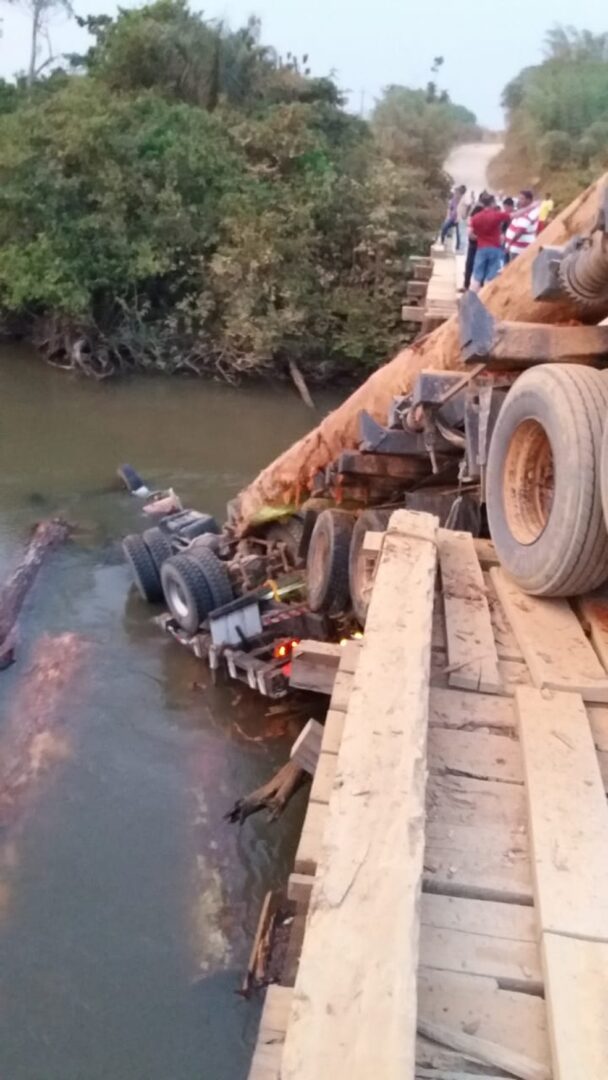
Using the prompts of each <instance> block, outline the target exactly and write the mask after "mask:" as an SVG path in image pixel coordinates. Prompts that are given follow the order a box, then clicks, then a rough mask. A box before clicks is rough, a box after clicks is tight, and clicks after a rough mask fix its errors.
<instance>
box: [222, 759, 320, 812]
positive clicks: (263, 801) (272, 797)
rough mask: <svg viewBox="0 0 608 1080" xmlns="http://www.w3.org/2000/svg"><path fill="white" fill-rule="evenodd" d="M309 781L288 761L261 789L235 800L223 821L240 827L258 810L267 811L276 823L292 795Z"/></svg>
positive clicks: (308, 777)
mask: <svg viewBox="0 0 608 1080" xmlns="http://www.w3.org/2000/svg"><path fill="white" fill-rule="evenodd" d="M309 781H310V776H309V774H308V773H307V772H305V771H304V769H300V768H299V766H298V765H295V764H294V762H293V761H288V762H286V764H285V765H282V766H281V768H280V769H279V771H278V772H277V773H275V775H274V776H273V777H272V779H271V780H269V781H268V782H267V783H266V784H263V785H262V787H259V788H257V789H256V790H255V791H252V792H251V794H250V795H246V796H244V798H242V799H237V801H236V802H235V804H234V806H233V807H232V810H229V811H228V813H227V814H225V815H224V819H225V820H226V821H231V822H232V823H233V824H235V823H236V822H238V824H239V825H242V824H243V822H244V821H246V819H247V818H248V817H249V816H250V815H251V814H257V813H258V811H259V810H268V812H269V820H270V821H276V820H277V818H279V817H280V816H281V814H282V813H283V810H284V809H285V807H286V806H287V803H288V802H289V800H290V799H291V797H292V795H295V793H296V791H299V789H300V788H301V787H302V786H303V785H304V784H306V783H308V782H309Z"/></svg>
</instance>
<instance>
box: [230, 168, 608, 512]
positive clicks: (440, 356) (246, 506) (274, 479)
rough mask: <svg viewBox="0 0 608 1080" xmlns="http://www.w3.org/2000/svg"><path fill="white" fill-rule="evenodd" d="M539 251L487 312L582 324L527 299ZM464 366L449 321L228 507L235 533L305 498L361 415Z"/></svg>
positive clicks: (557, 306)
mask: <svg viewBox="0 0 608 1080" xmlns="http://www.w3.org/2000/svg"><path fill="white" fill-rule="evenodd" d="M607 181H608V174H606V175H605V176H603V177H601V178H600V180H598V181H596V183H594V184H592V185H591V186H590V187H589V188H587V190H586V191H585V192H583V194H582V195H580V196H579V197H578V198H577V199H575V200H574V201H573V202H572V203H571V204H570V206H568V207H567V208H566V209H565V210H564V211H563V212H562V213H561V214H560V215H559V216H558V217H557V218H556V219H555V221H554V222H552V223H551V224H550V225H549V226H548V228H547V229H545V231H544V232H543V234H542V242H543V246H558V245H561V244H564V243H566V242H567V241H568V240H569V239H570V238H571V237H572V236H574V235H575V234H584V233H587V232H589V231H590V230H591V229H592V228H593V226H594V224H595V221H596V218H597V213H598V207H599V194H600V192H601V190H602V188H603V186H604V185H605V184H606V182H607ZM537 251H538V245H536V244H534V245H533V246H532V247H531V248H530V249H529V250H528V251H527V252H525V253H524V254H522V255H520V256H519V257H518V258H517V260H516V261H515V262H513V263H511V264H510V265H509V266H507V267H506V268H505V270H504V271H503V273H502V274H500V276H499V277H498V278H496V280H495V281H493V282H491V283H490V284H489V285H487V286H486V287H485V288H484V289H483V290H482V292H481V297H482V299H483V302H484V304H485V305H486V307H487V308H488V309H489V311H490V312H491V313H492V314H493V315H494V316H495V317H496V318H499V319H503V320H508V321H511V322H534V323H567V322H570V321H572V320H575V321H584V317H585V316H584V312H582V311H581V309H580V308H578V307H575V305H574V304H573V303H571V302H570V301H568V300H563V301H559V302H551V303H547V302H541V301H535V300H534V299H533V298H532V290H531V284H530V275H531V265H532V262H533V260H534V258H535V256H536V253H537ZM606 315H608V304H607V305H606V309H605V310H604V311H602V310H598V309H597V308H596V309H595V310H594V312H593V314H592V315H591V316H590V317H589V321H590V322H598V321H599V319H601V318H603V317H605V316H606ZM462 366H463V363H462V358H461V350H460V342H459V332H458V317H457V316H453V317H452V318H450V319H448V321H447V322H445V323H444V324H443V325H442V326H440V327H439V328H438V329H437V330H435V331H434V332H433V333H432V334H429V335H427V336H426V337H423V338H420V339H418V340H417V341H415V342H414V343H413V344H412V345H410V346H408V347H407V348H405V349H403V350H402V351H401V352H399V353H398V354H397V356H395V357H394V358H393V359H392V360H391V361H390V362H389V363H387V364H385V365H384V366H383V367H381V368H379V369H378V370H377V371H375V372H374V373H373V375H371V376H370V377H369V379H367V381H366V382H364V383H363V385H362V386H360V387H359V388H358V389H357V390H356V391H355V392H354V393H353V394H351V396H350V397H349V398H347V400H346V401H345V402H344V403H343V404H342V405H340V407H339V408H338V409H336V410H335V411H334V412H332V413H330V414H329V416H327V417H326V418H325V419H324V420H322V421H321V423H320V424H319V425H318V426H317V427H316V428H315V429H314V430H313V431H311V432H309V434H308V435H305V436H304V437H303V438H301V439H299V440H298V441H297V442H296V443H294V444H293V446H291V447H290V448H289V449H288V450H286V451H285V452H284V453H283V454H281V455H280V456H279V457H278V458H276V459H275V461H273V462H272V463H271V464H270V465H268V466H267V467H266V468H265V469H264V470H263V471H262V472H261V473H260V474H259V476H258V477H257V478H256V479H255V480H254V481H253V482H252V483H251V484H250V485H249V487H247V488H245V489H244V490H243V491H242V492H241V494H240V495H239V497H238V499H237V500H235V503H234V504H233V509H232V514H233V524H234V525H235V527H236V528H237V530H238V531H239V532H243V531H245V530H246V529H247V527H248V526H249V525H250V524H252V523H253V522H254V521H255V520H256V517H257V516H258V515H259V514H260V512H261V511H262V510H263V509H264V508H267V507H281V506H285V507H290V506H291V507H292V506H294V505H298V504H299V503H301V502H302V501H303V500H304V499H305V498H306V496H307V493H308V492H309V491H310V486H311V482H312V478H313V477H314V475H315V473H316V472H318V470H320V469H324V468H325V467H326V466H327V465H328V464H329V463H330V462H331V461H333V460H334V458H336V457H337V456H338V454H339V453H340V452H341V451H343V450H349V449H352V448H354V447H356V446H357V443H358V437H359V432H358V418H359V413H360V412H361V410H362V409H365V410H367V411H368V412H369V413H371V415H372V416H373V417H374V418H375V419H376V420H378V421H380V422H382V423H383V422H384V421H385V420H386V414H387V409H388V406H389V404H390V401H391V399H392V398H393V396H395V395H396V394H406V393H408V392H409V391H410V390H411V388H412V386H413V383H414V380H415V378H416V375H417V374H418V373H419V372H420V371H422V370H423V369H435V370H455V369H459V368H461V367H462Z"/></svg>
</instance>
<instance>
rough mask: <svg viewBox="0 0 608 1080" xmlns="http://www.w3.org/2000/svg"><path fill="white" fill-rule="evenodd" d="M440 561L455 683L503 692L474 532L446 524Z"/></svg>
mask: <svg viewBox="0 0 608 1080" xmlns="http://www.w3.org/2000/svg"><path fill="white" fill-rule="evenodd" d="M439 561H440V566H441V581H442V592H443V604H444V610H445V623H446V633H447V640H448V664H449V667H450V669H451V671H450V676H449V682H450V686H458V687H461V688H462V689H464V690H481V691H485V692H486V693H490V694H497V693H500V691H501V690H502V681H501V678H500V674H499V671H498V656H497V654H496V645H495V643H494V634H493V632H492V622H491V619H490V609H489V607H488V600H487V597H486V590H485V585H484V580H483V574H482V572H481V567H480V565H479V560H478V558H477V555H476V553H475V548H474V546H473V538H472V536H471V535H470V534H469V533H457V532H450V531H449V530H447V529H440V531H439Z"/></svg>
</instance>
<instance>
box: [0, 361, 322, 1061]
mask: <svg viewBox="0 0 608 1080" xmlns="http://www.w3.org/2000/svg"><path fill="white" fill-rule="evenodd" d="M325 404H328V402H325ZM314 420H315V417H313V416H311V414H310V413H309V412H308V411H307V410H306V409H305V408H304V407H303V406H302V405H301V404H300V402H299V401H298V400H297V399H296V398H295V397H294V396H292V394H291V393H290V392H289V390H287V389H283V390H282V391H280V392H274V391H273V390H272V389H271V388H268V387H264V388H257V389H247V390H246V391H241V392H237V391H233V390H230V389H227V388H225V387H221V386H214V385H209V384H202V383H197V382H190V381H186V380H184V381H181V380H172V381H165V380H156V379H149V380H148V379H141V380H137V381H133V382H125V383H104V384H101V385H97V384H93V383H89V382H85V381H81V380H77V379H73V378H71V377H68V376H65V375H63V374H62V373H59V372H55V371H52V370H50V369H48V368H45V367H44V366H42V365H41V364H39V363H38V362H37V361H36V360H35V359H34V358H33V357H31V356H30V355H29V354H28V353H27V352H26V351H19V350H14V349H13V350H7V349H5V350H4V351H0V574H4V573H6V570H7V568H8V567H9V566H10V565H11V564H12V561H13V560H14V559H15V557H16V555H17V553H18V550H19V543H20V541H21V540H22V538H23V536H24V534H25V532H26V530H27V529H28V528H29V527H30V525H31V524H32V523H33V522H34V521H35V520H37V519H38V518H40V517H41V516H44V515H45V514H46V513H53V512H56V511H58V510H61V511H62V512H63V513H65V514H66V515H67V516H68V517H69V518H70V519H71V520H73V521H76V522H77V523H78V526H79V529H78V533H77V535H76V537H75V539H74V541H73V542H71V543H70V544H69V545H67V546H66V547H65V548H64V549H62V550H61V551H59V552H57V553H55V554H54V555H53V556H52V563H50V564H49V565H48V566H47V567H46V569H43V571H42V574H41V576H40V578H39V580H38V582H37V584H36V586H35V591H34V593H33V595H32V598H31V600H30V602H28V605H27V606H26V609H25V611H24V614H23V618H22V624H21V627H22V633H21V641H20V644H19V647H18V652H17V664H16V665H15V666H14V667H13V668H12V669H10V670H8V671H6V672H3V673H0V756H1V757H2V762H3V763H4V764H6V761H7V760H8V755H9V754H11V755H13V756H12V758H11V761H13V762H15V761H16V762H17V764H18V762H19V760H21V762H22V764H23V762H25V764H26V765H27V768H26V770H25V773H26V774H27V775H28V777H29V779H28V781H27V783H24V784H23V786H22V787H21V789H20V794H19V798H18V799H17V798H14V799H12V801H11V802H10V811H11V812H10V813H8V812H6V813H5V814H4V815H2V813H1V811H2V804H1V803H0V1077H2V1080H240V1078H242V1077H245V1076H246V1075H247V1069H248V1061H249V1055H250V1046H251V1042H252V1040H253V1038H254V1035H255V1030H256V1024H257V1015H256V1009H255V1006H252V1004H251V1003H248V1002H245V1001H243V1000H242V999H241V998H240V997H239V996H238V995H236V994H235V987H236V986H237V985H238V981H239V977H240V974H241V971H242V968H243V966H244V963H245V961H246V957H247V952H248V948H249V945H250V942H251V937H252V934H253V931H254V927H255V922H256V919H257V915H258V912H259V907H260V904H261V899H262V897H263V894H264V892H265V891H266V889H268V888H269V887H272V886H273V885H274V884H276V883H277V882H278V881H281V880H283V879H284V876H285V874H286V872H287V869H288V867H289V865H290V860H291V858H292V856H293V847H294V843H295V839H296V836H297V830H296V825H297V823H298V820H299V816H300V814H301V811H302V806H301V803H298V801H297V800H296V802H295V803H294V805H293V806H291V807H289V808H288V811H287V814H286V817H285V819H284V821H283V823H281V824H280V825H278V826H274V827H269V826H268V825H267V824H266V823H265V822H264V821H263V820H261V819H257V818H253V819H250V820H249V821H248V822H247V825H246V827H245V828H243V829H242V830H240V831H238V830H235V829H234V827H232V826H228V825H226V824H225V823H224V822H223V820H222V815H223V813H224V812H225V810H226V809H227V808H228V806H229V805H230V804H231V802H232V801H233V800H234V799H235V797H236V796H237V795H239V794H242V793H243V792H246V791H249V790H251V789H252V788H253V787H255V786H257V785H258V784H259V783H261V782H262V781H263V780H264V779H266V778H267V776H268V775H269V773H270V772H271V771H272V770H273V768H274V767H275V766H276V765H277V764H278V763H279V762H281V761H282V760H284V758H285V756H286V754H287V748H288V746H289V743H290V741H291V734H290V732H289V731H288V730H287V728H286V725H285V723H284V722H277V718H276V717H275V716H271V717H267V715H266V713H267V705H265V703H264V702H263V701H260V700H259V699H257V698H255V697H253V696H252V695H250V693H249V692H248V691H247V690H246V689H245V688H243V687H239V686H237V687H235V686H234V685H232V686H217V687H212V686H211V685H210V682H209V673H208V671H207V669H206V668H204V667H203V666H202V665H201V664H200V663H199V662H198V661H196V659H195V658H194V657H192V656H191V655H190V654H189V653H187V652H186V651H185V650H182V649H180V648H179V647H178V646H177V645H176V644H175V643H173V642H172V641H169V640H167V639H165V638H164V637H163V636H162V635H160V633H159V632H158V631H157V630H156V628H155V627H154V626H152V625H151V623H150V613H151V609H149V608H146V607H145V606H144V605H143V604H141V603H140V602H139V600H138V598H137V597H136V596H135V595H134V594H133V593H132V592H131V593H129V592H128V588H129V578H128V573H127V570H126V568H125V567H124V566H123V564H122V561H121V558H120V550H119V548H118V546H117V538H119V537H120V536H121V535H122V534H124V533H125V532H127V531H129V530H132V529H135V528H139V527H140V524H141V522H140V519H139V517H138V506H137V505H136V504H135V501H134V500H132V499H130V498H129V496H128V495H126V493H123V492H121V491H120V490H119V489H118V488H117V487H116V486H115V484H114V482H113V476H114V470H115V468H116V465H117V464H118V463H119V462H121V461H130V462H132V463H133V464H134V465H136V467H137V468H138V469H139V471H140V472H141V473H142V475H143V476H144V477H145V479H146V480H147V481H148V482H150V483H151V484H152V485H154V486H156V485H158V486H159V487H160V486H165V485H169V484H173V486H175V487H176V488H177V489H178V490H179V491H180V493H181V494H182V496H183V497H184V499H185V501H186V502H190V503H192V504H194V505H196V506H198V507H200V508H201V509H204V510H208V511H211V512H213V513H216V514H218V515H220V516H221V514H222V511H223V507H224V505H225V503H226V500H227V499H229V498H231V497H232V496H233V495H234V494H235V493H236V492H237V491H238V490H239V488H240V487H241V486H242V485H243V484H244V483H245V482H246V480H247V479H248V478H249V477H250V476H251V475H252V474H254V473H255V471H256V470H257V469H258V468H259V467H261V466H262V465H263V464H264V463H265V462H267V461H268V460H269V459H270V458H271V457H272V456H273V455H274V454H275V453H276V452H278V451H279V450H280V449H281V448H282V447H284V446H285V445H287V444H288V443H289V442H290V441H292V439H293V438H295V437H296V436H297V435H299V434H300V433H302V432H303V431H305V430H306V428H307V427H308V426H310V424H311V423H312V422H314ZM43 635H47V638H46V640H48V641H55V642H57V641H59V642H61V641H62V640H63V641H64V642H65V643H66V648H65V650H64V657H63V671H64V674H65V679H64V683H65V685H63V686H62V687H61V693H57V694H55V697H54V698H53V695H52V694H50V693H49V694H44V693H42V695H41V696H38V697H36V695H35V694H34V693H33V692H32V690H31V689H28V687H31V685H32V672H35V670H36V665H37V663H39V660H40V649H41V648H42V647H43V644H42V639H43ZM61 635H69V638H64V639H62V638H61ZM72 635H75V637H74V638H72ZM69 640H77V641H79V642H82V643H83V644H82V655H80V654H79V657H78V663H74V664H72V665H70V660H69V656H70V650H69V649H68V648H67V642H68V641H69ZM19 753H21V758H19ZM28 769H29V773H28V771H27V770H28ZM24 775H25V774H24ZM11 776H13V777H15V776H17V773H16V772H11ZM2 777H3V773H2V767H1V764H0V782H1V781H2ZM7 806H8V803H7V804H6V806H5V810H6V808H7Z"/></svg>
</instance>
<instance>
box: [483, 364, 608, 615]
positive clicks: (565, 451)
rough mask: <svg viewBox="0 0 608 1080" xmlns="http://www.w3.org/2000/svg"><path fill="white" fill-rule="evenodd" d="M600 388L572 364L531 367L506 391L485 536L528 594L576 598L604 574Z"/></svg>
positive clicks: (494, 446) (607, 398) (607, 572)
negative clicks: (486, 535)
mask: <svg viewBox="0 0 608 1080" xmlns="http://www.w3.org/2000/svg"><path fill="white" fill-rule="evenodd" d="M607 414H608V381H607V380H606V378H605V377H604V376H603V375H602V374H600V372H599V371H596V370H594V369H593V368H587V367H581V366H578V365H574V364H559V365H555V366H552V365H551V366H550V365H543V366H540V367H537V368H532V369H529V370H528V371H526V372H524V373H523V374H522V375H520V377H519V378H518V380H517V382H516V383H515V385H514V386H513V387H512V389H511V390H510V391H509V393H508V395H507V397H506V400H505V403H504V405H503V407H502V409H501V411H500V413H499V416H498V420H497V421H496V426H495V428H494V431H493V434H492V440H491V444H490V451H489V455H488V471H487V511H488V522H489V526H490V534H491V536H492V540H493V541H494V544H495V545H496V551H497V553H498V556H499V558H500V561H501V563H502V565H503V566H504V568H505V570H506V571H507V572H508V573H509V574H510V575H511V577H513V578H514V580H515V581H516V582H517V584H518V585H520V586H521V588H522V589H524V590H525V591H526V592H529V593H532V594H533V595H536V596H575V595H577V594H579V593H582V592H586V591H588V590H590V589H594V588H596V586H598V585H600V584H601V583H602V582H603V581H605V580H606V578H607V577H608V532H607V530H606V525H605V524H604V518H603V514H602V502H601V493H600V460H601V442H602V429H603V426H604V420H605V418H606V416H607Z"/></svg>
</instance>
